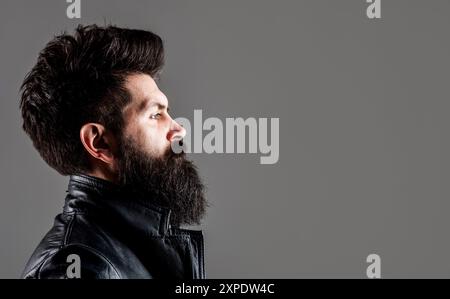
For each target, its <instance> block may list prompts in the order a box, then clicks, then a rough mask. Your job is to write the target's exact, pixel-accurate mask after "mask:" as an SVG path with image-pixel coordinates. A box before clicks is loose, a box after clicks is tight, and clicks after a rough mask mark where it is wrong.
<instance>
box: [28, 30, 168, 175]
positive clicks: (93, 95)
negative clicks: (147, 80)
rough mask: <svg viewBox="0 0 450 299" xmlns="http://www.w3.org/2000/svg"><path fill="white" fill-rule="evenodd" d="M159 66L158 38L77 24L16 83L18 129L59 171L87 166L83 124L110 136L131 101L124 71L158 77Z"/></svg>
mask: <svg viewBox="0 0 450 299" xmlns="http://www.w3.org/2000/svg"><path fill="white" fill-rule="evenodd" d="M163 64H164V47H163V42H162V40H161V38H160V37H159V36H158V35H156V34H154V33H152V32H149V31H144V30H135V29H124V28H118V27H114V26H107V27H99V26H96V25H89V26H81V25H79V26H78V27H77V29H76V31H75V34H74V35H69V34H67V33H63V34H61V35H59V36H56V37H55V38H54V39H53V40H51V41H50V42H49V43H48V44H47V45H46V46H45V48H44V49H43V50H42V51H41V52H40V53H39V57H38V59H37V63H36V65H35V66H34V67H33V69H32V70H31V71H30V72H29V73H28V74H27V76H26V77H25V80H24V82H23V84H22V87H21V92H22V97H21V101H20V109H21V111H22V117H23V126H22V127H23V129H24V131H25V132H26V133H27V134H28V136H30V138H31V140H32V141H33V145H34V147H35V148H36V149H37V150H38V152H39V154H40V155H41V156H42V158H43V159H44V160H45V161H46V162H47V163H48V164H49V165H50V166H51V167H52V168H54V169H56V170H57V171H58V172H59V173H60V174H62V175H69V174H74V173H79V172H84V171H88V170H89V166H90V165H89V160H88V156H87V155H88V153H87V151H86V150H85V149H84V147H83V145H82V143H81V140H80V137H79V134H80V129H81V127H82V126H83V125H84V124H85V123H89V122H95V123H99V124H102V125H103V126H105V128H107V129H108V130H111V131H112V132H113V133H114V134H121V131H122V128H123V118H122V108H123V107H124V106H125V105H126V104H127V103H128V102H129V101H130V94H129V93H128V92H127V90H126V89H125V87H124V82H125V79H126V76H127V75H130V74H134V73H144V74H148V75H150V76H151V77H153V78H156V77H158V75H159V72H160V71H161V69H162V66H163Z"/></svg>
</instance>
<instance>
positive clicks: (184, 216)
mask: <svg viewBox="0 0 450 299" xmlns="http://www.w3.org/2000/svg"><path fill="white" fill-rule="evenodd" d="M119 157H120V161H119V178H118V180H119V184H120V185H122V186H123V187H125V188H127V189H128V190H130V191H132V192H135V193H137V194H140V195H142V196H143V197H145V198H148V200H151V201H152V202H153V203H155V204H157V205H161V206H163V207H167V208H169V209H170V210H171V217H170V219H171V220H170V223H171V224H172V225H175V226H179V225H184V224H185V225H192V224H200V220H201V218H202V217H203V216H204V214H205V210H206V207H207V202H206V199H205V195H204V185H203V183H202V181H201V179H200V176H199V174H198V171H197V168H196V166H195V165H194V164H193V163H192V162H191V161H189V160H187V159H186V156H185V154H184V153H181V154H175V153H173V151H172V150H171V149H170V148H169V149H168V150H167V152H166V153H165V155H164V156H163V157H161V158H160V157H158V158H155V157H152V156H150V155H149V154H147V153H145V152H143V151H141V150H140V149H139V147H138V146H137V145H136V144H135V142H134V141H133V140H132V139H131V138H126V137H124V138H122V140H121V142H120V145H119Z"/></svg>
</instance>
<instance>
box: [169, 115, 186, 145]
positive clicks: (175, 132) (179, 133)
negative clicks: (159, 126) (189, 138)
mask: <svg viewBox="0 0 450 299" xmlns="http://www.w3.org/2000/svg"><path fill="white" fill-rule="evenodd" d="M184 136H186V129H185V128H183V127H182V126H181V125H180V124H179V123H177V122H176V121H174V120H172V123H171V126H170V130H169V133H168V134H167V140H169V141H170V142H173V141H177V140H181V139H183V138H184Z"/></svg>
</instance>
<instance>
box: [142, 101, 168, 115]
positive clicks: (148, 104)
mask: <svg viewBox="0 0 450 299" xmlns="http://www.w3.org/2000/svg"><path fill="white" fill-rule="evenodd" d="M154 106H157V107H158V109H161V110H164V109H167V111H169V110H170V108H169V107H167V106H166V105H163V104H161V103H160V102H157V101H154V100H150V99H148V98H147V99H144V100H143V101H142V102H141V103H140V104H139V107H138V112H142V111H147V110H148V109H150V108H151V107H154Z"/></svg>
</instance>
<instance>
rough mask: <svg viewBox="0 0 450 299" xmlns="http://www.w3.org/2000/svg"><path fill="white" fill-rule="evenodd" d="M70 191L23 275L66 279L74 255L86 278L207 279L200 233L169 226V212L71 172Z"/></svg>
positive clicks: (98, 181)
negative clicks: (60, 211) (62, 208)
mask: <svg viewBox="0 0 450 299" xmlns="http://www.w3.org/2000/svg"><path fill="white" fill-rule="evenodd" d="M67 193H68V194H67V196H66V201H65V205H64V210H63V212H62V213H61V214H59V215H58V216H56V218H55V222H54V225H53V227H52V228H51V230H50V231H49V232H48V233H47V234H46V235H45V237H44V238H43V240H42V241H41V243H40V244H39V246H38V247H37V248H36V250H35V251H34V253H33V255H32V256H31V258H30V260H29V261H28V264H27V265H26V267H25V270H24V272H23V274H22V277H23V278H67V269H68V266H69V265H71V262H72V261H73V260H70V259H69V260H68V257H69V256H70V255H72V254H76V255H78V256H79V261H80V263H79V265H80V267H79V269H81V278H82V279H83V278H100V279H101V278H175V279H180V278H181V279H191V278H205V271H204V251H203V235H202V232H201V231H194V230H187V229H181V228H176V227H171V226H170V225H169V217H170V210H168V209H165V208H162V207H159V206H156V205H153V204H151V203H150V202H149V200H146V201H145V200H138V199H136V198H130V197H132V195H130V194H129V193H125V192H123V190H120V189H119V188H117V186H116V185H115V184H112V183H110V182H108V181H105V180H102V179H98V178H95V177H92V176H87V175H72V176H70V181H69V187H68V191H67ZM69 274H70V273H69ZM69 277H71V276H70V275H69Z"/></svg>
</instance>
